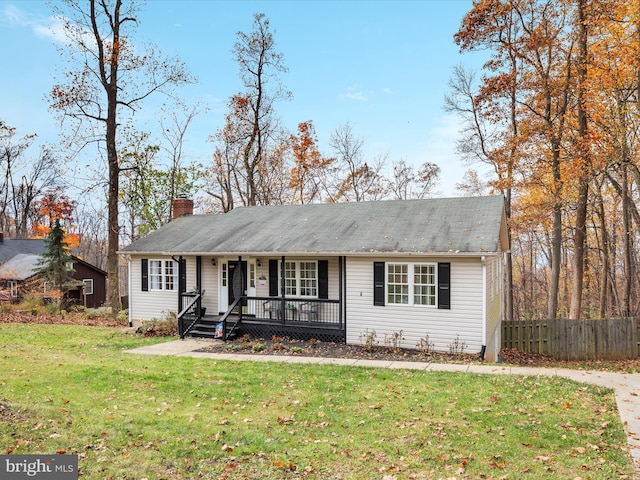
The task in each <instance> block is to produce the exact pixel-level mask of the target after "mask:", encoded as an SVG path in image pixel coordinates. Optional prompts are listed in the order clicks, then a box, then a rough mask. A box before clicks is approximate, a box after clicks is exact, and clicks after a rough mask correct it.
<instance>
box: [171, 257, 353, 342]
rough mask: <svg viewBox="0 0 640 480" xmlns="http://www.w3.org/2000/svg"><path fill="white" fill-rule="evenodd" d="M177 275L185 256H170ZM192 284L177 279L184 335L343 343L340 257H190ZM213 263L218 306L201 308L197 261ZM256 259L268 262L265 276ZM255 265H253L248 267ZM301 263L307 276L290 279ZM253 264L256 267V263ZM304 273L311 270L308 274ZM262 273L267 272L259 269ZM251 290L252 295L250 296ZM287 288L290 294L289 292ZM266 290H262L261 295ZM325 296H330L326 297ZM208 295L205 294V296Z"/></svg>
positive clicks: (203, 291) (202, 290)
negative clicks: (188, 287)
mask: <svg viewBox="0 0 640 480" xmlns="http://www.w3.org/2000/svg"><path fill="white" fill-rule="evenodd" d="M175 260H176V261H177V264H178V277H179V278H184V277H185V276H186V273H185V271H184V270H185V269H186V263H187V262H186V261H185V260H184V259H183V258H182V257H181V258H177V259H175ZM195 260H196V261H195V267H196V268H195V270H196V272H195V273H196V275H195V281H196V288H194V289H193V291H191V292H185V291H184V286H185V285H186V282H182V281H181V282H178V283H179V294H178V302H179V305H178V312H179V313H178V329H179V333H180V337H181V338H184V337H185V336H187V335H191V336H204V337H212V338H221V339H224V340H226V339H229V338H231V337H234V336H239V335H244V334H249V335H252V336H256V337H267V338H269V337H272V336H273V335H276V336H283V337H285V336H286V337H290V338H300V339H311V338H314V339H317V340H322V341H334V342H344V341H345V339H346V325H345V281H344V274H345V258H344V257H336V258H333V259H315V258H305V259H302V260H301V259H299V258H298V259H289V258H285V257H284V256H283V257H281V258H279V259H274V258H269V259H265V260H260V258H256V257H249V256H248V257H245V258H243V257H237V258H227V259H217V261H212V259H208V258H205V259H204V260H203V259H202V258H201V257H197V258H196V259H195ZM213 264H217V265H215V267H217V268H214V269H215V270H217V271H218V272H219V276H218V277H217V278H218V281H219V284H220V288H218V289H214V294H215V292H216V291H217V292H218V293H217V295H218V302H217V304H218V306H219V307H222V309H221V308H218V309H215V310H218V311H215V310H214V311H213V312H211V311H207V310H211V308H207V307H204V306H203V304H204V305H211V303H210V301H209V303H207V302H205V301H204V299H205V298H206V297H205V295H207V293H206V291H207V289H205V288H204V287H205V286H207V285H203V282H202V277H203V275H202V270H203V265H204V266H208V265H213ZM261 264H266V265H265V267H266V266H268V279H267V278H265V277H266V276H265V275H261V274H260V266H261ZM254 265H255V267H254ZM296 266H297V268H299V269H300V268H304V269H305V273H306V276H307V278H305V280H306V282H305V283H304V286H305V289H304V290H303V289H302V288H301V287H302V284H303V279H302V278H297V279H296V281H297V282H298V288H297V289H296V288H295V283H296V282H295V281H294V282H292V275H295V273H293V270H292V269H293V268H294V267H296ZM256 267H257V268H256ZM308 272H312V275H309V273H308ZM265 273H267V272H265ZM256 293H257V295H256ZM292 293H293V294H294V295H292ZM265 294H267V295H265ZM330 297H331V298H330ZM209 300H210V299H209Z"/></svg>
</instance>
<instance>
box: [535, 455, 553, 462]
mask: <svg viewBox="0 0 640 480" xmlns="http://www.w3.org/2000/svg"><path fill="white" fill-rule="evenodd" d="M536 460H538V461H539V462H548V461H549V460H551V458H549V457H547V456H545V455H538V456H537V457H536Z"/></svg>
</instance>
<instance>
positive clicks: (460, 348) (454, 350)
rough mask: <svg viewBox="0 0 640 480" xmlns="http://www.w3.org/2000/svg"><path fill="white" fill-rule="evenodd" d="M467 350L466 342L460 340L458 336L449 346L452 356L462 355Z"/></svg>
mask: <svg viewBox="0 0 640 480" xmlns="http://www.w3.org/2000/svg"><path fill="white" fill-rule="evenodd" d="M466 348H467V344H466V343H465V342H464V340H460V335H458V334H456V338H455V339H454V340H453V342H451V343H450V344H449V353H450V354H451V355H461V354H463V353H464V351H465V350H466Z"/></svg>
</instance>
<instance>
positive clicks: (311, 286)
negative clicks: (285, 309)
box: [284, 261, 318, 298]
mask: <svg viewBox="0 0 640 480" xmlns="http://www.w3.org/2000/svg"><path fill="white" fill-rule="evenodd" d="M284 286H285V295H287V296H292V297H312V298H317V297H318V262H309V261H298V262H285V263H284Z"/></svg>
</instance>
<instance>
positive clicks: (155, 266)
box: [149, 260, 178, 290]
mask: <svg viewBox="0 0 640 480" xmlns="http://www.w3.org/2000/svg"><path fill="white" fill-rule="evenodd" d="M176 277H177V269H176V267H175V262H174V261H173V260H149V290H175V289H176V285H177V283H178V282H177V279H176Z"/></svg>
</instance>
